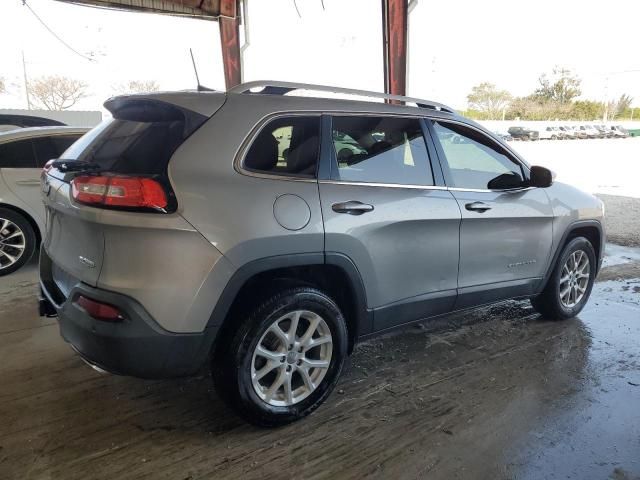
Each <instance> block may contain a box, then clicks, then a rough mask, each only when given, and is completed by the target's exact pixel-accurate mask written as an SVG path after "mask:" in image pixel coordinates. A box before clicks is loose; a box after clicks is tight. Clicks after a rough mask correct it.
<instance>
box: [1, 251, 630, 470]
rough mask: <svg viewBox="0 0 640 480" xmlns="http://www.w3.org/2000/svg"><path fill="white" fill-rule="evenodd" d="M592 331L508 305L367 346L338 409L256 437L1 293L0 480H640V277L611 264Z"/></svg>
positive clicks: (210, 394) (217, 405) (199, 381)
mask: <svg viewBox="0 0 640 480" xmlns="http://www.w3.org/2000/svg"><path fill="white" fill-rule="evenodd" d="M612 253H613V254H614V255H612V256H611V259H610V260H608V262H609V263H608V264H609V266H608V267H606V268H605V269H604V270H603V271H602V273H601V275H600V279H601V280H600V281H599V282H598V283H597V284H596V286H595V287H594V291H593V294H592V297H591V299H590V301H589V304H588V305H587V307H586V308H585V310H584V311H583V312H582V313H581V314H580V316H579V318H575V319H572V320H569V321H564V322H552V321H548V320H545V319H543V318H541V317H540V316H539V315H537V314H536V313H535V312H534V311H533V310H532V309H531V307H530V306H529V303H528V302H515V301H512V302H506V303H503V304H500V305H497V306H493V307H490V308H484V309H481V310H477V311H474V312H472V313H466V314H464V315H455V316H449V317H446V318H443V319H440V320H438V321H436V322H430V323H425V324H422V325H417V326H412V327H408V328H406V329H404V330H399V331H397V332H396V333H393V334H388V335H386V336H384V337H380V338H377V339H374V340H372V341H369V342H367V343H364V344H361V345H360V346H359V347H358V348H357V349H356V352H355V353H354V355H353V356H352V357H351V358H350V361H349V362H348V365H347V367H346V371H345V372H344V375H343V378H342V380H341V381H340V383H339V384H338V386H337V388H336V390H335V391H334V393H333V394H332V396H331V397H330V398H329V399H328V401H327V402H326V403H325V405H323V406H322V407H321V408H320V409H319V410H317V411H316V412H315V413H314V414H313V415H312V416H310V417H309V418H308V419H306V420H304V421H302V422H299V423H297V424H294V425H290V426H287V427H284V428H280V429H277V430H261V429H257V428H255V427H252V426H249V425H246V424H244V423H243V422H242V421H240V420H239V419H237V418H236V417H235V416H234V415H233V414H232V413H231V412H230V411H228V410H227V409H226V408H225V407H224V406H223V405H222V403H221V402H220V400H219V399H218V398H217V396H216V394H215V392H214V391H213V389H212V388H211V384H210V381H209V379H208V378H207V377H206V376H204V375H203V376H201V377H196V378H191V379H185V380H176V381H143V380H137V379H132V378H125V377H116V376H109V375H101V374H98V373H96V372H95V371H93V370H91V369H90V368H88V367H87V366H86V365H85V364H84V363H83V362H82V361H81V360H80V359H79V358H78V357H77V356H76V355H75V354H74V353H73V352H72V351H71V349H70V348H69V347H68V346H67V345H66V344H65V343H64V342H63V341H62V339H61V338H60V337H59V334H58V329H57V325H56V322H55V320H52V319H40V318H38V317H37V314H36V311H35V310H36V309H35V298H34V291H35V288H36V283H35V282H36V273H35V267H34V266H33V265H32V266H30V267H28V268H27V269H26V270H25V271H23V272H19V273H18V274H15V275H12V276H11V277H8V278H3V279H1V280H0V299H1V300H0V479H14V478H16V479H65V480H67V479H69V480H72V479H85V478H98V479H102V478H104V479H113V478H118V479H128V478H153V479H165V478H166V479H200V478H242V479H253V478H255V479H258V478H259V479H262V478H274V479H278V478H341V479H342V478H363V477H370V478H384V479H387V478H394V479H395V478H430V479H431V478H436V479H439V478H443V479H445V478H446V479H450V478H471V479H476V478H492V479H501V478H505V479H507V478H524V479H539V478H576V479H587V478H595V479H607V478H611V479H616V480H622V479H625V480H628V479H638V478H640V260H638V258H640V257H636V255H638V250H637V249H636V250H633V249H627V250H625V249H624V248H623V249H622V250H620V249H619V248H617V249H616V248H614V249H612Z"/></svg>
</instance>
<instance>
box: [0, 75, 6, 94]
mask: <svg viewBox="0 0 640 480" xmlns="http://www.w3.org/2000/svg"><path fill="white" fill-rule="evenodd" d="M6 91H7V87H6V85H5V83H4V78H3V77H0V93H4V92H6Z"/></svg>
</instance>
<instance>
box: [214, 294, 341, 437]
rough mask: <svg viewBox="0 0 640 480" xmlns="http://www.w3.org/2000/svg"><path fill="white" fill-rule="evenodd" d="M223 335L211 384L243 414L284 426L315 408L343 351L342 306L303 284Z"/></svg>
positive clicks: (333, 380) (335, 374) (262, 422)
mask: <svg viewBox="0 0 640 480" xmlns="http://www.w3.org/2000/svg"><path fill="white" fill-rule="evenodd" d="M231 320H232V321H233V319H231ZM229 336H230V337H231V338H230V339H228V340H230V341H227V340H224V341H223V343H222V344H221V345H220V346H219V347H218V348H216V351H215V353H214V356H213V363H212V373H213V380H214V384H215V386H216V389H217V391H218V392H219V394H220V396H221V397H222V398H223V399H224V400H225V402H226V403H227V404H228V405H229V406H230V407H231V408H232V409H234V410H235V411H236V412H237V413H238V414H239V415H240V416H241V417H243V418H244V419H245V420H247V421H249V422H251V423H253V424H255V425H259V426H263V427H276V426H280V425H285V424H287V423H290V422H293V421H295V420H298V419H300V418H303V417H305V416H306V415H308V414H310V413H311V412H312V411H313V410H315V409H316V408H317V407H318V406H320V404H321V403H322V402H323V401H324V400H325V399H326V398H327V397H328V396H329V394H330V393H331V391H332V390H333V387H334V386H335V384H336V382H337V381H338V377H339V375H340V372H341V370H342V365H343V363H344V359H345V357H346V353H347V330H346V326H345V322H344V318H343V316H342V313H341V312H340V309H339V308H338V306H337V305H336V304H335V303H334V302H333V300H331V298H329V297H328V296H327V295H325V294H324V293H323V292H321V291H319V290H316V289H314V288H308V287H298V288H290V289H286V290H284V291H282V292H280V293H277V294H275V295H273V296H271V298H269V299H268V300H267V301H266V302H264V303H263V304H262V305H260V306H259V307H257V308H256V309H255V310H254V311H253V313H252V314H251V315H249V316H248V317H247V318H246V319H245V320H244V321H242V322H241V323H240V325H239V326H238V328H237V329H236V331H235V332H233V333H231V334H230V335H229Z"/></svg>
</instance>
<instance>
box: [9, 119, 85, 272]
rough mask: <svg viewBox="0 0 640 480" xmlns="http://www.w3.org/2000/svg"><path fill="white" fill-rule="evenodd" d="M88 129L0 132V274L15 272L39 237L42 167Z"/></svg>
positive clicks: (42, 129)
mask: <svg viewBox="0 0 640 480" xmlns="http://www.w3.org/2000/svg"><path fill="white" fill-rule="evenodd" d="M34 118H35V117H24V119H25V121H27V122H28V121H32V122H35V121H36V120H38V119H37V118H35V120H34ZM16 123H18V122H16ZM88 130H89V129H88V128H77V127H64V126H63V127H58V126H56V127H35V128H18V127H14V128H13V129H11V130H9V131H5V132H2V133H0V276H3V275H7V274H9V273H11V272H15V271H16V270H18V269H19V268H20V267H22V266H23V265H24V264H25V263H26V262H28V261H29V259H30V258H31V257H32V256H33V253H34V251H35V250H36V248H37V245H38V243H39V241H40V238H42V233H43V232H44V206H43V205H42V198H41V196H40V172H41V171H42V167H43V166H44V164H45V163H46V162H47V161H48V160H49V159H51V158H56V157H59V156H60V154H61V153H62V152H64V151H65V150H66V149H67V148H68V147H69V145H71V144H72V143H73V142H75V141H76V140H77V139H78V138H80V137H81V136H82V135H83V134H85V133H86V132H87V131H88Z"/></svg>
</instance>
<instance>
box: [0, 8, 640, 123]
mask: <svg viewBox="0 0 640 480" xmlns="http://www.w3.org/2000/svg"><path fill="white" fill-rule="evenodd" d="M27 3H28V4H29V5H30V6H31V8H32V9H33V10H34V11H35V12H36V13H37V14H38V15H39V16H40V17H41V18H42V20H43V21H44V22H45V23H46V24H47V25H48V26H49V28H51V29H52V30H53V31H54V32H55V33H56V34H57V35H58V36H59V37H60V38H62V40H64V42H66V43H67V44H69V45H70V46H71V47H72V48H73V49H74V50H76V51H77V52H79V53H80V54H77V53H74V52H72V51H71V50H69V49H68V48H67V47H66V46H64V45H63V44H62V43H61V42H60V41H59V40H57V39H56V38H55V37H54V36H53V35H52V34H51V33H49V32H48V31H47V30H46V29H45V27H44V26H43V25H41V24H40V23H39V22H38V20H37V19H36V18H35V17H34V16H33V14H32V13H31V12H30V11H29V10H28V8H27V7H26V6H23V4H22V0H0V45H2V47H1V48H0V76H2V77H4V79H5V83H6V84H7V87H8V90H9V91H8V92H7V93H6V94H4V95H0V108H26V97H25V94H24V75H23V64H22V54H23V53H24V58H25V66H26V71H27V76H28V78H32V79H33V78H37V77H39V76H42V75H52V74H55V75H65V76H68V77H73V78H77V79H81V80H83V81H85V82H86V83H87V84H88V91H89V93H90V96H89V97H87V98H86V99H84V100H82V101H81V102H80V103H79V104H78V109H81V110H99V109H101V105H102V103H103V102H104V100H106V99H107V98H108V97H110V96H111V95H113V94H114V92H115V91H116V90H115V87H116V86H117V85H118V84H121V83H124V82H127V81H129V80H155V81H156V82H157V83H158V84H159V85H160V87H161V89H162V90H176V89H189V88H194V87H195V85H196V82H195V76H194V73H193V67H192V65H191V58H190V56H189V48H192V49H193V52H194V55H195V57H196V61H197V65H198V73H199V75H200V81H201V83H202V84H204V85H206V86H209V87H211V88H215V89H220V90H222V89H224V76H223V68H222V57H221V53H220V40H219V31H218V24H217V23H216V22H212V21H203V20H194V19H185V18H178V17H170V16H162V15H155V14H146V13H130V12H120V11H111V10H104V9H97V8H91V7H83V6H77V5H69V4H65V3H61V2H57V1H54V0H27ZM380 4H381V2H380V0H324V9H323V7H322V2H321V1H320V0H297V5H298V9H299V11H300V16H298V13H297V11H296V8H295V5H294V2H293V0H269V1H268V2H267V1H266V0H248V10H249V18H248V22H247V27H248V32H249V45H248V46H247V47H246V49H245V55H244V80H245V81H249V80H258V79H270V80H286V81H300V82H307V83H322V84H327V85H335V86H341V87H351V88H359V89H365V90H375V91H382V90H383V88H384V82H383V74H382V28H381V19H380V14H381V13H380ZM639 20H640V1H638V0H609V1H607V2H602V1H601V0H598V1H593V0H582V1H578V0H562V1H560V0H530V1H528V2H514V1H512V0H511V1H510V0H485V1H484V2H480V1H477V0H447V1H436V0H418V1H417V3H416V4H415V7H414V8H413V10H412V11H411V13H410V18H409V67H408V92H407V94H408V95H411V96H416V97H421V98H428V99H431V100H435V101H438V102H441V103H445V104H449V105H451V106H453V107H454V108H457V109H465V108H466V96H467V94H468V93H469V91H470V90H471V88H472V87H473V86H474V85H477V84H479V83H480V82H484V81H488V82H491V83H494V84H496V85H497V86H498V87H499V88H502V89H507V90H509V91H510V92H511V93H512V94H514V95H527V94H529V93H531V92H532V91H533V90H534V89H535V88H536V86H537V79H538V77H539V76H540V74H541V73H543V72H550V71H551V69H552V68H553V67H554V66H556V65H558V66H563V67H567V68H569V69H571V70H573V71H574V72H575V73H576V74H577V75H578V76H579V77H581V78H582V80H583V82H582V91H583V94H582V98H585V99H593V100H599V101H601V100H604V99H605V98H606V99H613V98H618V97H619V96H620V95H621V94H622V93H627V94H629V95H631V96H632V97H633V98H634V102H633V104H634V105H635V106H640V55H639V54H638V51H639V48H640V44H639V40H638V30H637V29H638V21H639ZM86 57H89V58H90V59H91V60H88V59H87V58H86Z"/></svg>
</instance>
